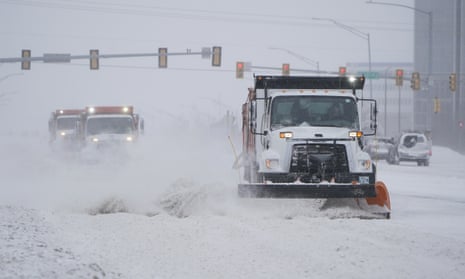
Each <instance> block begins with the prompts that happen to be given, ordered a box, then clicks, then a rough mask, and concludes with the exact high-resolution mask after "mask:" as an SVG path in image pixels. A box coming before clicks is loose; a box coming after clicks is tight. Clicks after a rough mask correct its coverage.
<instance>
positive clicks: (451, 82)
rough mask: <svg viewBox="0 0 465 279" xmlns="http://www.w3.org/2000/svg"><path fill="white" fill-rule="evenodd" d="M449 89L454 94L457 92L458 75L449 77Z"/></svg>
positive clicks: (453, 74)
mask: <svg viewBox="0 0 465 279" xmlns="http://www.w3.org/2000/svg"><path fill="white" fill-rule="evenodd" d="M449 89H450V91H452V92H455V90H457V75H456V74H455V73H452V74H450V76H449Z"/></svg>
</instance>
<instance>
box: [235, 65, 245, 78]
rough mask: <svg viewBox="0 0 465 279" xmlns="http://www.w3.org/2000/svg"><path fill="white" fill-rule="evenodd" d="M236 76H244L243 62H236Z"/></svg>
mask: <svg viewBox="0 0 465 279" xmlns="http://www.w3.org/2000/svg"><path fill="white" fill-rule="evenodd" d="M236 78H244V62H236Z"/></svg>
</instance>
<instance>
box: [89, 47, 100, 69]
mask: <svg viewBox="0 0 465 279" xmlns="http://www.w3.org/2000/svg"><path fill="white" fill-rule="evenodd" d="M98 55H99V54H98V49H91V50H90V51H89V57H90V69H91V70H98V69H99V67H100V66H99V61H98Z"/></svg>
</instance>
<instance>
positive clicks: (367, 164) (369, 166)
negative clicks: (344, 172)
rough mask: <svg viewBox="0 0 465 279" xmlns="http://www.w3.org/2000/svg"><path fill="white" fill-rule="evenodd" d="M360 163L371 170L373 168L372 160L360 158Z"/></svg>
mask: <svg viewBox="0 0 465 279" xmlns="http://www.w3.org/2000/svg"><path fill="white" fill-rule="evenodd" d="M359 163H360V166H361V167H362V168H364V169H366V170H369V169H370V168H371V160H360V161H359Z"/></svg>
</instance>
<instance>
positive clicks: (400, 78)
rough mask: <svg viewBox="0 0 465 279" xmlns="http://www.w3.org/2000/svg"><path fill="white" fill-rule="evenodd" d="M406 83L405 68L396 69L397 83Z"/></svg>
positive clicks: (400, 84) (398, 84)
mask: <svg viewBox="0 0 465 279" xmlns="http://www.w3.org/2000/svg"><path fill="white" fill-rule="evenodd" d="M403 83H404V70H402V69H397V70H396V85H397V86H402V85H403Z"/></svg>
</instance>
